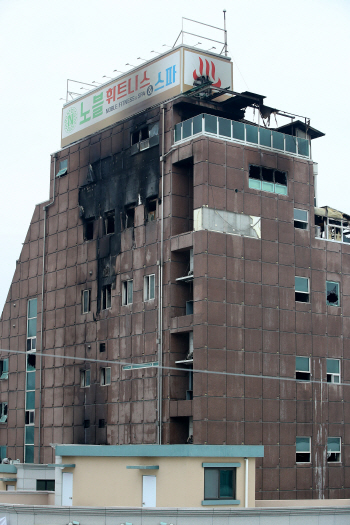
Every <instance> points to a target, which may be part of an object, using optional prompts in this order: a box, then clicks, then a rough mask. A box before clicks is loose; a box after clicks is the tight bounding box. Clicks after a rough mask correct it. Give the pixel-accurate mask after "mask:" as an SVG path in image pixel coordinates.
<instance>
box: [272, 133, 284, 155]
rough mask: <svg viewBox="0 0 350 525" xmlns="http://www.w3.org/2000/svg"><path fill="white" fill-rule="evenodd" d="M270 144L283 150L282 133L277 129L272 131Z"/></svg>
mask: <svg viewBox="0 0 350 525" xmlns="http://www.w3.org/2000/svg"><path fill="white" fill-rule="evenodd" d="M272 144H273V146H272V147H273V148H274V149H280V150H282V151H283V150H284V135H283V133H279V132H278V131H273V132H272Z"/></svg>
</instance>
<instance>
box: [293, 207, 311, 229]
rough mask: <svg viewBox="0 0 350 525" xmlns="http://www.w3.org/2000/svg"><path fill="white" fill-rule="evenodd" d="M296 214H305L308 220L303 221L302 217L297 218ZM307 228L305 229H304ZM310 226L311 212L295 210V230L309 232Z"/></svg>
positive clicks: (300, 209)
mask: <svg viewBox="0 0 350 525" xmlns="http://www.w3.org/2000/svg"><path fill="white" fill-rule="evenodd" d="M295 212H304V213H306V220H304V219H301V218H300V217H299V218H298V217H296V216H295ZM304 226H305V227H304ZM308 226H309V212H308V210H303V209H302V208H294V228H297V229H299V230H308Z"/></svg>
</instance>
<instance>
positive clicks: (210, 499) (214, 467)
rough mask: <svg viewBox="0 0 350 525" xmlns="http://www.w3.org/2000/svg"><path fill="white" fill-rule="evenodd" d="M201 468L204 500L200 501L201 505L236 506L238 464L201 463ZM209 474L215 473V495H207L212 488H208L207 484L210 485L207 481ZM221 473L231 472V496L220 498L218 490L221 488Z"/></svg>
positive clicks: (209, 481)
mask: <svg viewBox="0 0 350 525" xmlns="http://www.w3.org/2000/svg"><path fill="white" fill-rule="evenodd" d="M202 466H203V467H204V475H203V481H204V483H203V495H204V499H203V501H202V505H215V504H219V505H226V504H227V505H230V504H238V503H239V501H238V500H236V497H237V467H240V466H241V464H240V463H222V464H221V463H212V464H211V463H202ZM209 472H211V473H212V472H217V473H218V476H217V483H218V484H217V487H216V489H215V492H216V493H215V494H213V493H211V494H210V493H209V494H208V492H210V490H212V488H213V487H209V486H208V484H209V483H212V481H211V480H209V479H208V478H209ZM221 472H231V473H232V479H231V484H232V494H231V495H229V496H221V495H220V488H221V476H220V473H221Z"/></svg>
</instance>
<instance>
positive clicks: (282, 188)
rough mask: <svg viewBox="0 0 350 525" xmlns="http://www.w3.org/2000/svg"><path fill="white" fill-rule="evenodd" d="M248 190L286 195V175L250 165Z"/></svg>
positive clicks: (282, 172)
mask: <svg viewBox="0 0 350 525" xmlns="http://www.w3.org/2000/svg"><path fill="white" fill-rule="evenodd" d="M249 188H252V189H254V190H262V191H267V192H269V193H277V194H279V195H287V193H288V191H287V173H286V172H284V171H279V170H274V169H272V168H265V167H263V166H254V165H250V166H249Z"/></svg>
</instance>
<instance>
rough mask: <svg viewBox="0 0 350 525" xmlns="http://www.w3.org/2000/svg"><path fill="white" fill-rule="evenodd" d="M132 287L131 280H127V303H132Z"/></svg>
mask: <svg viewBox="0 0 350 525" xmlns="http://www.w3.org/2000/svg"><path fill="white" fill-rule="evenodd" d="M132 288H133V282H132V281H128V304H131V303H132Z"/></svg>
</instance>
